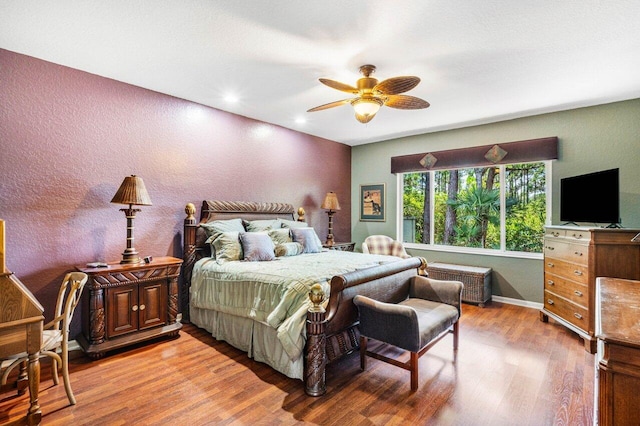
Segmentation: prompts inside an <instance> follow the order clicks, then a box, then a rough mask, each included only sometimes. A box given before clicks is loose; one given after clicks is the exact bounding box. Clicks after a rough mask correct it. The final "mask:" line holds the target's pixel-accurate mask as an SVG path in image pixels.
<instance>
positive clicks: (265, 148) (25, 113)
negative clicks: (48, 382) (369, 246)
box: [0, 49, 351, 336]
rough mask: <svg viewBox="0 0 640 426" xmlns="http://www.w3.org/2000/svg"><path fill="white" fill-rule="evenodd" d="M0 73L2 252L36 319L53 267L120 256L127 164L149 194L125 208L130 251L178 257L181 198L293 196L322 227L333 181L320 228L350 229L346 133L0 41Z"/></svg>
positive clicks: (48, 310)
mask: <svg viewBox="0 0 640 426" xmlns="http://www.w3.org/2000/svg"><path fill="white" fill-rule="evenodd" d="M0 82H1V86H0V141H1V143H2V151H1V157H0V158H1V160H0V176H1V177H2V179H1V181H0V194H1V201H0V203H1V204H0V218H2V219H4V220H5V221H6V235H7V237H6V252H7V253H6V264H7V267H8V268H9V269H10V270H11V271H12V272H14V273H15V274H16V276H17V277H18V278H20V280H22V282H23V283H24V284H25V285H26V286H27V287H28V288H29V289H30V290H31V291H32V292H33V293H34V294H35V296H36V297H37V298H38V299H39V300H40V302H41V303H42V304H43V306H44V308H45V317H46V319H47V320H49V319H51V317H52V316H53V315H52V311H53V307H54V303H55V298H56V294H57V290H58V288H59V285H60V282H61V280H62V278H63V276H64V274H65V273H66V272H68V271H70V270H73V268H74V266H75V265H83V264H85V263H87V262H90V261H114V260H119V259H120V258H121V252H122V251H123V249H124V248H125V244H126V219H125V216H124V213H123V212H121V211H119V209H120V208H122V207H124V206H121V205H117V204H110V201H111V198H112V197H113V195H114V194H115V192H116V190H117V189H118V186H119V185H120V183H121V182H122V180H123V178H124V177H125V176H127V175H131V174H136V175H138V176H140V177H142V178H143V179H144V182H145V185H146V187H147V190H148V192H149V195H150V197H151V200H152V202H153V205H152V206H142V207H141V210H142V211H141V212H140V213H138V215H137V217H136V220H135V247H136V248H137V249H138V251H139V252H140V255H142V256H147V255H152V256H163V255H171V256H176V257H181V256H182V223H183V220H184V217H185V215H184V206H185V204H186V203H187V202H192V203H194V204H196V207H197V208H198V213H197V214H198V215H199V213H200V203H201V201H202V200H204V199H214V198H216V199H224V200H233V201H278V202H285V203H291V204H293V205H294V206H296V208H297V207H299V206H303V207H304V208H305V210H306V211H307V220H308V222H309V223H310V224H311V225H312V226H314V227H315V229H316V231H317V232H318V234H319V236H320V238H321V239H323V240H324V238H325V237H326V232H327V222H328V220H327V214H326V212H325V211H324V210H322V209H320V204H321V203H322V199H323V197H324V195H325V194H326V192H327V191H335V192H336V193H337V194H338V197H339V200H340V206H341V207H342V210H340V212H338V214H336V216H335V217H334V234H335V235H336V240H337V241H350V236H351V235H350V234H351V207H350V206H351V147H349V146H346V145H343V144H340V143H336V142H332V141H328V140H325V139H320V138H317V137H313V136H309V135H306V134H303V133H299V132H295V131H292V130H288V129H285V128H282V127H278V126H275V125H271V124H267V123H263V122H259V121H255V120H252V119H249V118H246V117H241V116H237V115H233V114H229V113H226V112H222V111H219V110H216V109H212V108H208V107H204V106H202V105H199V104H195V103H192V102H188V101H185V100H182V99H178V98H174V97H171V96H167V95H163V94H160V93H157V92H153V91H150V90H146V89H142V88H139V87H136V86H131V85H128V84H124V83H121V82H118V81H115V80H111V79H107V78H103V77H99V76H96V75H93V74H89V73H86V72H82V71H78V70H75V69H71V68H67V67H64V66H59V65H55V64H52V63H49V62H45V61H42V60H39V59H35V58H32V57H28V56H24V55H21V54H17V53H14V52H10V51H7V50H2V49H0ZM79 312H81V311H78V313H79ZM79 330H80V327H79V318H75V319H74V325H73V329H72V334H73V335H74V336H75V335H76V334H77V333H78V332H79Z"/></svg>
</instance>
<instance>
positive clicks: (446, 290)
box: [353, 276, 463, 391]
mask: <svg viewBox="0 0 640 426" xmlns="http://www.w3.org/2000/svg"><path fill="white" fill-rule="evenodd" d="M462 288H463V284H462V283H461V282H459V281H441V280H434V279H430V278H427V277H423V276H415V277H413V278H412V279H411V283H410V286H409V294H408V298H407V299H406V300H404V301H402V302H400V303H385V302H380V301H377V300H374V299H371V298H369V297H366V296H362V295H357V296H355V297H354V298H353V302H354V303H355V304H356V306H357V307H358V311H359V313H360V325H359V329H360V368H361V369H362V370H365V368H366V356H370V357H372V358H376V359H378V360H381V361H384V362H387V363H389V364H392V365H395V366H397V367H400V368H403V369H405V370H409V371H410V372H411V390H412V391H416V390H417V389H418V359H419V358H420V357H421V356H422V355H423V354H424V353H425V352H426V351H427V350H429V349H430V348H431V347H432V346H433V345H434V344H436V343H437V342H438V341H440V339H442V338H443V337H444V336H446V335H447V334H449V333H452V334H453V350H454V354H455V352H456V351H457V349H458V328H459V327H458V320H459V319H460V314H461V310H460V304H461V301H462ZM368 339H374V340H378V341H380V342H384V343H387V344H390V345H393V346H397V347H399V348H401V349H404V350H407V351H409V352H411V357H410V359H409V361H408V362H406V363H402V362H400V361H398V360H396V359H394V358H389V357H387V356H385V355H382V354H380V353H376V352H371V351H369V350H367V342H368ZM454 361H455V356H454Z"/></svg>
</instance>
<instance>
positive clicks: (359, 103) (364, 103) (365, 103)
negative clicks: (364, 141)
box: [351, 98, 382, 118]
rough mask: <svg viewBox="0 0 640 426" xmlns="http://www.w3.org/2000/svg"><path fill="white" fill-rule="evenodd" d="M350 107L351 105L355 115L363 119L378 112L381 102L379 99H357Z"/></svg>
mask: <svg viewBox="0 0 640 426" xmlns="http://www.w3.org/2000/svg"><path fill="white" fill-rule="evenodd" d="M351 105H353V109H354V110H355V111H356V114H358V115H360V116H363V117H372V118H373V116H374V115H376V113H377V112H378V111H379V110H380V107H381V106H382V101H381V100H379V99H375V98H373V99H358V100H356V101H354V102H353V103H352V104H351Z"/></svg>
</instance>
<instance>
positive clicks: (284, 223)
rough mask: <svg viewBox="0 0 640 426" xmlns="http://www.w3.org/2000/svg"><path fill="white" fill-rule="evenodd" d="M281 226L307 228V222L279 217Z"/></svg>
mask: <svg viewBox="0 0 640 426" xmlns="http://www.w3.org/2000/svg"><path fill="white" fill-rule="evenodd" d="M279 220H280V222H281V223H282V227H283V228H308V227H309V224H308V223H307V222H298V221H296V220H287V219H279Z"/></svg>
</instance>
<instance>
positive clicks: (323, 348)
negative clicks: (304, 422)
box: [304, 257, 426, 396]
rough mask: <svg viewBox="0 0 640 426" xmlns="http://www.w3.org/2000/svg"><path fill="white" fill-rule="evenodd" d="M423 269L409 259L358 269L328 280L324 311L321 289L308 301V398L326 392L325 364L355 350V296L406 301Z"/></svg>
mask: <svg viewBox="0 0 640 426" xmlns="http://www.w3.org/2000/svg"><path fill="white" fill-rule="evenodd" d="M424 268H426V261H425V260H424V259H423V258H420V257H411V258H408V259H403V260H399V261H398V262H393V263H387V264H384V265H380V266H374V267H371V268H366V269H360V270H358V271H354V272H349V273H347V274H344V275H337V276H335V277H333V278H332V279H331V294H330V296H329V303H328V305H327V309H326V311H325V310H324V309H322V307H321V306H320V301H321V300H322V297H321V296H318V293H319V292H321V288H314V289H312V291H311V292H310V295H309V297H310V298H311V301H312V307H311V308H309V312H308V313H307V343H306V346H305V365H304V381H305V391H306V393H307V394H308V395H311V396H320V395H323V394H324V393H325V392H326V382H325V367H326V365H327V363H329V362H331V361H333V360H334V359H337V358H339V357H340V356H342V355H344V354H346V353H348V352H351V351H353V350H355V349H356V348H357V347H358V330H357V325H358V310H357V308H356V306H355V305H354V304H353V298H354V296H355V295H356V294H362V295H365V296H368V297H371V298H373V299H376V300H380V301H383V302H389V303H398V302H400V301H402V300H404V299H405V298H406V295H407V294H408V293H409V290H408V287H409V282H410V279H411V277H413V276H415V275H417V274H419V273H421V271H422V270H424Z"/></svg>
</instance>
